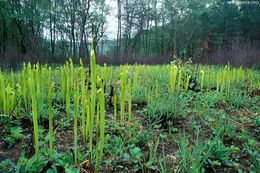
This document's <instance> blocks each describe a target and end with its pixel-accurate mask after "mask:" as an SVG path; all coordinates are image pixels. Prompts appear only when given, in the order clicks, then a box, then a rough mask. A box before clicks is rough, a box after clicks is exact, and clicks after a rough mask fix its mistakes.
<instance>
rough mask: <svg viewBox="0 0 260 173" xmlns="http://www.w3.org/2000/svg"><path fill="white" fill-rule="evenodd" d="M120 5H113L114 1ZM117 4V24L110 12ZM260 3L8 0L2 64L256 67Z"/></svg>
mask: <svg viewBox="0 0 260 173" xmlns="http://www.w3.org/2000/svg"><path fill="white" fill-rule="evenodd" d="M110 3H114V4H116V6H117V8H116V9H112V8H110V6H109V4H110ZM112 10H117V11H116V14H117V19H116V20H115V21H116V22H117V30H116V31H114V32H115V33H112V35H114V36H115V37H114V38H113V37H112V36H110V34H109V33H108V32H106V31H107V29H108V28H109V27H110V24H111V22H112V21H109V20H108V19H107V17H108V16H109V15H110V14H111V12H113V11H112ZM259 31H260V2H259V1H227V0H174V1H173V0H108V1H105V0H1V1H0V64H1V66H3V67H14V66H17V65H19V64H21V63H22V62H24V61H31V62H40V63H64V62H65V61H66V60H68V58H70V57H72V58H73V59H74V61H75V62H78V60H79V58H80V57H81V58H82V59H83V62H84V63H88V62H89V52H90V43H91V40H92V37H93V38H94V45H95V51H96V53H97V62H98V63H99V64H103V63H107V64H114V65H115V64H124V63H130V64H133V63H135V62H137V63H145V64H162V63H168V62H170V61H171V60H173V59H175V58H181V59H182V60H187V59H189V58H192V60H193V62H200V63H206V64H226V63H228V62H230V63H231V64H232V65H235V66H239V65H245V66H252V65H254V66H255V65H257V63H258V62H260V49H259V47H260V46H259V40H260V32H259Z"/></svg>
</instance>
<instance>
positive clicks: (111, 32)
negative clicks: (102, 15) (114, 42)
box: [106, 0, 117, 39]
mask: <svg viewBox="0 0 260 173" xmlns="http://www.w3.org/2000/svg"><path fill="white" fill-rule="evenodd" d="M106 4H107V5H109V6H110V15H108V16H107V26H106V34H107V36H108V38H110V39H115V38H116V35H117V5H116V0H106Z"/></svg>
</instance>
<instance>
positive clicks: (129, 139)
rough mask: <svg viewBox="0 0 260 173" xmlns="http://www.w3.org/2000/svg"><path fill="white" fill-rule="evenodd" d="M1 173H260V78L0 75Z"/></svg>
mask: <svg viewBox="0 0 260 173" xmlns="http://www.w3.org/2000/svg"><path fill="white" fill-rule="evenodd" d="M0 113H1V115H0V172H4V173H7V172H48V173H53V172H68V173H70V172H73V173H74V172H82V173H87V172H145V173H148V172H162V173H166V172H169V173H172V172H193V173H197V172H210V173H211V172H259V170H260V164H259V163H260V154H259V151H260V143H259V140H260V72H259V71H256V70H252V69H246V68H242V67H241V68H232V67H230V66H229V65H227V66H225V67H218V66H201V65H198V66H195V65H191V64H189V63H181V62H177V61H176V62H173V63H172V64H168V65H162V66H145V65H135V66H127V65H124V66H117V67H112V66H105V65H104V66H102V67H101V66H97V65H96V63H95V55H94V52H92V54H91V64H90V69H87V68H85V67H84V66H83V65H82V64H81V65H79V66H75V65H73V63H72V62H67V64H65V65H63V66H61V67H57V68H52V67H49V66H47V65H43V66H40V65H38V64H36V65H31V64H25V65H24V67H23V69H22V70H20V71H18V72H12V71H8V72H7V71H0Z"/></svg>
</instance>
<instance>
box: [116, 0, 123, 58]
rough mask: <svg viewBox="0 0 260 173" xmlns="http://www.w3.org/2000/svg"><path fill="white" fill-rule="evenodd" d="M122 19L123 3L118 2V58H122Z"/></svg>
mask: <svg viewBox="0 0 260 173" xmlns="http://www.w3.org/2000/svg"><path fill="white" fill-rule="evenodd" d="M121 22H122V19H121V1H120V0H117V25H118V26H117V42H116V56H120V49H121V33H122V24H121Z"/></svg>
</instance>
